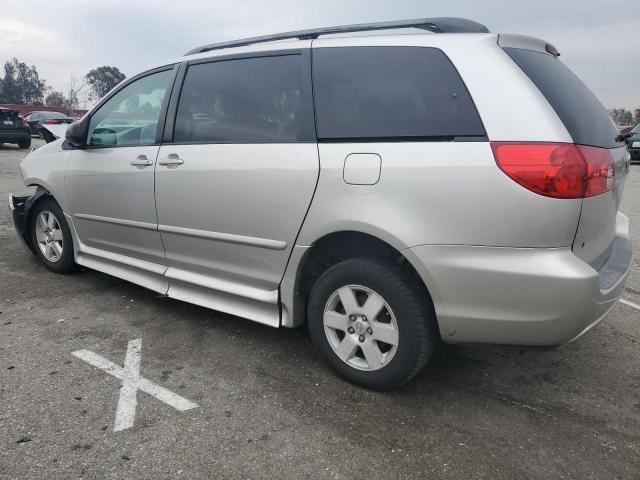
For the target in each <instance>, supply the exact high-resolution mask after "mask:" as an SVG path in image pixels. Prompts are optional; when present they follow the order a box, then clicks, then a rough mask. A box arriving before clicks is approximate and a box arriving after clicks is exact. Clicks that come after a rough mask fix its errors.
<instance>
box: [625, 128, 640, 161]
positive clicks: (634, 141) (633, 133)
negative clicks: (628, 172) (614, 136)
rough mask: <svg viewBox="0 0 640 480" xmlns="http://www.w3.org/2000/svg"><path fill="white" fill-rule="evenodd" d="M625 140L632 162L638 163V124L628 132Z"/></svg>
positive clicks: (639, 153) (639, 143) (639, 139)
mask: <svg viewBox="0 0 640 480" xmlns="http://www.w3.org/2000/svg"><path fill="white" fill-rule="evenodd" d="M627 135H629V137H628V138H627V139H626V141H627V146H628V147H629V153H630V154H631V161H632V162H640V123H638V124H636V126H635V127H633V128H632V129H631V130H629V132H627Z"/></svg>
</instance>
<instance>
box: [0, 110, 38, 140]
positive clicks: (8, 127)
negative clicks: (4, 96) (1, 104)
mask: <svg viewBox="0 0 640 480" xmlns="http://www.w3.org/2000/svg"><path fill="white" fill-rule="evenodd" d="M0 143H15V144H17V145H18V147H20V148H29V147H30V146H31V129H30V128H29V125H28V124H27V122H26V121H25V120H24V119H23V118H21V117H20V115H18V111H17V110H12V109H10V108H0Z"/></svg>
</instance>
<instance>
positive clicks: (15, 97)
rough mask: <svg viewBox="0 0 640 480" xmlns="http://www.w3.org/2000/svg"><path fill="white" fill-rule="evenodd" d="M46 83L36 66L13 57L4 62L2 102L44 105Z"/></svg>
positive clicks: (1, 87)
mask: <svg viewBox="0 0 640 480" xmlns="http://www.w3.org/2000/svg"><path fill="white" fill-rule="evenodd" d="M46 90H47V87H46V83H45V81H44V80H42V79H40V76H39V75H38V70H37V69H36V67H35V66H33V65H32V66H30V67H29V66H28V65H27V64H26V63H24V62H20V61H18V59H17V58H12V59H11V60H10V61H8V62H6V63H5V64H4V78H2V79H0V102H2V103H18V104H27V105H42V100H43V98H44V94H45V92H46Z"/></svg>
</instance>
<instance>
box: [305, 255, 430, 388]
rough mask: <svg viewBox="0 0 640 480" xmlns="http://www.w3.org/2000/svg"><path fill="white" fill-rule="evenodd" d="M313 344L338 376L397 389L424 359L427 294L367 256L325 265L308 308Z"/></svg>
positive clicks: (404, 274) (401, 273)
mask: <svg viewBox="0 0 640 480" xmlns="http://www.w3.org/2000/svg"><path fill="white" fill-rule="evenodd" d="M308 321H309V332H310V334H311V339H312V341H313V343H314V345H315V346H316V347H317V348H318V349H319V350H320V351H321V353H322V354H323V356H324V357H325V359H326V360H327V362H328V363H329V365H330V366H331V367H332V368H333V369H334V370H335V371H336V372H337V373H338V374H340V375H341V376H342V377H343V378H345V379H347V380H349V381H351V382H353V383H356V384H359V385H362V386H364V387H368V388H374V389H388V388H394V387H398V386H400V385H402V384H404V383H406V382H407V381H409V380H410V379H411V378H412V377H413V376H415V375H416V374H417V373H418V372H420V370H422V368H423V367H424V366H425V364H426V363H427V361H428V359H429V357H430V356H431V352H432V351H433V348H434V346H435V343H436V336H437V328H436V327H435V317H434V315H433V309H432V308H431V306H430V303H429V301H428V297H427V292H426V291H424V287H422V288H421V285H419V284H418V283H417V282H416V281H415V280H414V279H413V278H412V277H411V276H410V275H409V274H408V273H407V272H405V271H403V270H401V269H399V268H397V267H395V266H393V265H388V264H385V263H378V262H375V261H372V260H368V259H351V260H345V261H343V262H340V263H338V264H337V265H334V266H333V267H331V268H329V269H328V270H327V271H326V272H324V273H323V274H322V276H321V277H320V278H319V279H318V281H317V282H316V284H315V285H314V287H313V289H312V291H311V295H310V298H309V306H308Z"/></svg>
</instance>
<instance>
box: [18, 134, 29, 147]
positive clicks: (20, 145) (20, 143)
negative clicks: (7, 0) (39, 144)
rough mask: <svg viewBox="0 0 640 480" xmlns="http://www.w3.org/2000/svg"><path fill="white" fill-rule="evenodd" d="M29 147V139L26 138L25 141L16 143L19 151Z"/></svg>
mask: <svg viewBox="0 0 640 480" xmlns="http://www.w3.org/2000/svg"><path fill="white" fill-rule="evenodd" d="M30 146H31V137H29V138H27V139H26V140H23V141H21V142H18V148H21V149H23V150H24V149H25V148H29V147H30Z"/></svg>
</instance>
